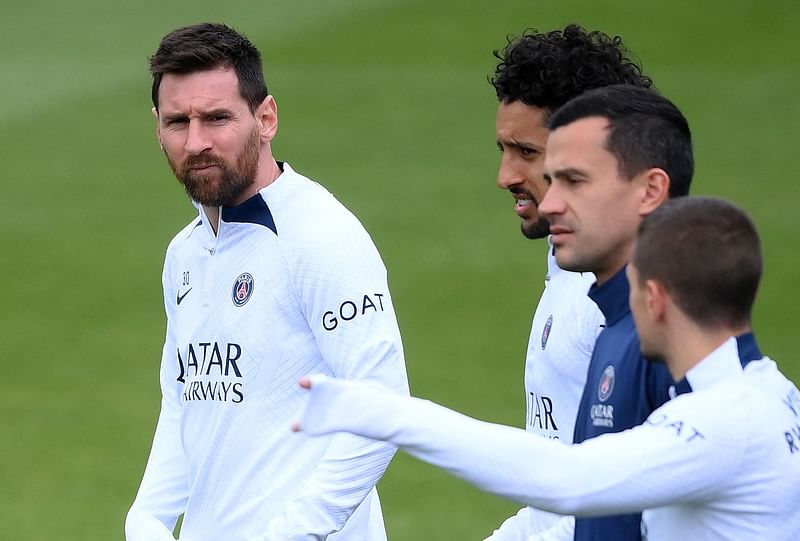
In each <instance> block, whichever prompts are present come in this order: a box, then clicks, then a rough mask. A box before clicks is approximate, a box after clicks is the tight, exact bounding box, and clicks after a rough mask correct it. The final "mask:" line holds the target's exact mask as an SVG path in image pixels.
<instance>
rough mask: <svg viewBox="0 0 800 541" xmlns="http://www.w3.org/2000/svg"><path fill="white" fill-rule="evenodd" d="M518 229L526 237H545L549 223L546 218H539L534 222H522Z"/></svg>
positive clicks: (548, 231) (548, 230) (547, 233)
mask: <svg viewBox="0 0 800 541" xmlns="http://www.w3.org/2000/svg"><path fill="white" fill-rule="evenodd" d="M520 229H521V230H522V234H523V236H524V237H525V238H527V239H545V238H547V236H548V235H549V234H550V224H549V223H548V221H547V220H539V221H537V222H534V223H526V222H522V226H521V227H520Z"/></svg>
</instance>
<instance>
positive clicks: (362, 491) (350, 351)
mask: <svg viewBox="0 0 800 541" xmlns="http://www.w3.org/2000/svg"><path fill="white" fill-rule="evenodd" d="M282 167H283V173H282V174H281V175H280V177H279V178H278V179H277V180H276V181H274V182H273V183H272V184H270V185H269V186H267V187H266V188H264V189H263V190H261V191H260V193H259V194H257V195H256V196H254V197H253V198H251V199H249V200H248V201H246V202H245V203H243V204H242V205H239V206H237V207H230V208H228V207H223V208H222V212H221V221H220V224H219V230H218V234H217V235H215V234H214V232H213V230H212V229H211V227H210V225H209V223H208V220H207V218H206V217H205V214H204V212H203V211H202V210H201V211H200V216H199V217H198V218H197V219H195V220H193V221H192V222H191V223H190V224H189V225H188V226H187V227H185V228H184V229H183V230H182V231H181V232H180V233H178V235H177V236H176V237H175V238H174V239H173V240H172V242H171V243H170V245H169V248H168V250H167V256H166V262H165V265H164V274H163V285H164V301H165V305H166V312H167V336H166V342H165V344H164V351H163V357H162V362H161V389H162V403H161V413H160V416H159V420H158V426H157V428H156V433H155V438H154V441H153V446H152V450H151V452H150V458H149V461H148V464H147V468H146V471H145V473H144V478H143V479H142V483H141V486H140V488H139V492H138V494H137V496H136V500H135V501H134V503H133V506H132V507H131V509H130V511H129V513H128V517H127V520H126V527H125V530H126V536H127V539H128V540H129V541H156V540H159V541H160V540H171V539H173V535H172V530H173V528H174V527H175V524H176V521H177V519H178V517H179V516H180V515H181V514H184V518H183V523H182V527H181V533H180V539H181V540H183V541H201V540H202V541H220V540H225V541H245V540H246V541H253V540H261V541H287V540H297V541H299V540H304V541H305V540H309V541H310V540H318V539H326V538H328V539H330V540H331V541H333V540H352V541H365V540H370V541H371V540H383V539H385V538H386V533H385V530H384V527H383V518H382V514H381V509H380V503H379V501H378V497H377V493H376V491H375V488H374V487H375V484H376V483H377V482H378V480H379V479H380V477H381V475H382V474H383V473H384V471H385V469H386V467H387V466H388V464H389V461H390V460H391V458H392V456H393V455H394V452H395V449H394V447H393V446H391V445H388V444H385V443H382V442H373V441H369V440H366V439H363V438H359V437H356V436H353V435H348V434H339V435H335V436H328V437H324V438H311V437H308V436H306V435H297V434H292V433H291V431H290V430H289V427H290V424H291V422H292V421H293V420H295V419H296V418H297V417H298V416H299V415H300V412H301V411H302V409H303V407H304V405H305V403H306V402H307V400H308V396H307V395H306V393H305V392H303V391H302V390H301V389H299V388H298V386H297V381H298V379H299V378H300V377H301V376H303V375H305V374H308V373H309V372H320V373H323V374H327V375H328V376H331V377H333V378H342V379H348V380H362V379H366V380H373V381H376V382H379V383H380V384H381V385H384V386H387V387H389V388H391V389H392V390H393V391H394V392H397V393H401V394H407V393H408V383H407V378H406V370H405V363H404V359H403V348H402V344H401V340H400V333H399V331H398V326H397V321H396V319H395V314H394V309H393V306H392V300H391V297H390V295H389V289H388V286H387V278H386V270H385V268H384V265H383V263H382V261H381V258H380V256H379V254H378V252H377V250H376V249H375V246H374V245H373V243H372V241H371V239H370V237H369V235H368V234H367V233H366V231H365V230H364V228H363V227H362V225H361V224H360V223H359V221H358V220H357V219H356V218H355V217H354V216H353V215H352V214H351V213H350V212H349V211H348V210H346V209H345V208H344V207H343V206H342V205H341V204H340V203H339V202H338V201H337V200H336V199H335V198H334V197H333V196H332V195H331V194H330V193H329V192H328V191H327V190H325V189H324V188H323V187H322V186H320V185H318V184H317V183H315V182H313V181H311V180H309V179H307V178H305V177H303V176H301V175H299V174H297V173H295V172H294V171H293V170H292V169H291V168H290V167H289V165H288V164H282ZM334 532H338V533H334ZM329 534H331V535H330V537H327V536H328V535H329Z"/></svg>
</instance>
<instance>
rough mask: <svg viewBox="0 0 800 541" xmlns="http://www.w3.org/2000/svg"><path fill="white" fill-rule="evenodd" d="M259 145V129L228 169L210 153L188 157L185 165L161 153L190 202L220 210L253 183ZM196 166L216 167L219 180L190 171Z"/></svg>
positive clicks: (227, 166) (226, 164)
mask: <svg viewBox="0 0 800 541" xmlns="http://www.w3.org/2000/svg"><path fill="white" fill-rule="evenodd" d="M259 142H260V136H259V133H258V130H253V133H251V134H250V137H248V139H247V142H246V143H245V146H244V148H243V149H242V152H241V153H240V154H239V155H238V156H237V157H236V165H235V166H231V165H230V164H229V163H227V162H225V161H224V160H222V159H220V158H218V157H217V156H214V155H213V154H210V153H208V154H206V153H204V154H200V155H198V156H190V157H189V158H187V159H186V161H185V162H184V163H182V164H180V165H177V164H176V163H175V162H174V161H172V159H171V158H170V156H169V154H167V153H166V151H164V154H166V156H167V161H168V162H169V165H170V167H171V168H172V171H173V173H175V177H176V178H177V179H178V181H180V183H181V184H183V187H184V188H185V189H186V194H187V195H188V196H189V197H190V198H191V199H192V200H194V201H197V202H198V203H200V204H201V205H203V206H206V207H219V206H223V205H232V204H234V203H235V202H236V201H237V200H238V199H239V198H240V197H241V195H242V194H243V193H244V192H245V191H247V189H248V188H250V187H251V186H252V185H253V184H254V183H255V179H256V172H257V171H258V155H259ZM198 165H200V166H202V165H215V166H217V167H219V169H220V175H219V177H217V176H216V175H204V174H198V173H196V172H194V171H192V167H197V166H198ZM217 178H219V180H217Z"/></svg>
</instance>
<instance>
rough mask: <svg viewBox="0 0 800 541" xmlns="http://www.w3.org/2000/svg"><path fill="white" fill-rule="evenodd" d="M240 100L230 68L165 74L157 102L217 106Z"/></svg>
mask: <svg viewBox="0 0 800 541" xmlns="http://www.w3.org/2000/svg"><path fill="white" fill-rule="evenodd" d="M236 99H239V100H242V101H243V99H242V98H241V96H240V94H239V80H238V78H237V76H236V72H235V71H233V69H230V68H216V69H211V70H204V71H196V72H193V73H165V74H164V76H163V77H162V79H161V84H160V86H159V101H160V102H163V103H169V102H176V103H178V102H186V101H193V102H197V103H201V102H207V103H216V104H219V103H221V102H224V101H232V100H236Z"/></svg>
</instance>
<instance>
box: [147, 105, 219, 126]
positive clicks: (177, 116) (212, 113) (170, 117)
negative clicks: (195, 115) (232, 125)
mask: <svg viewBox="0 0 800 541" xmlns="http://www.w3.org/2000/svg"><path fill="white" fill-rule="evenodd" d="M220 116H222V117H232V116H234V113H233V111H231V110H230V109H225V108H220V109H211V110H209V111H203V112H202V113H200V117H201V118H202V119H203V120H207V119H209V118H214V117H220ZM161 118H162V121H163V122H164V123H165V124H169V123H170V122H176V121H184V120H187V119H188V118H189V117H188V116H187V115H185V114H184V113H163V114H162V115H161Z"/></svg>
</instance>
